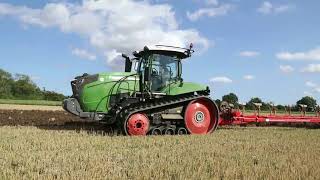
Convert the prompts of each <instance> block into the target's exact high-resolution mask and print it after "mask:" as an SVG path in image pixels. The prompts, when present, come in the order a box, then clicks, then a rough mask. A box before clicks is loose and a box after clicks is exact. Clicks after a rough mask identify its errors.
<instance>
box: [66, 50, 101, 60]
mask: <svg viewBox="0 0 320 180" xmlns="http://www.w3.org/2000/svg"><path fill="white" fill-rule="evenodd" d="M71 53H72V54H73V55H75V56H78V57H80V58H82V59H88V60H91V61H93V60H96V59H97V57H96V55H94V54H92V53H90V52H88V51H87V50H84V49H79V48H74V49H72V51H71Z"/></svg>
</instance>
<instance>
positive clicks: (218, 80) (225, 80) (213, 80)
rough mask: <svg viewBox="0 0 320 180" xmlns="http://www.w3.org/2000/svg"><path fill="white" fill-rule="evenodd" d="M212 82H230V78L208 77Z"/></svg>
mask: <svg viewBox="0 0 320 180" xmlns="http://www.w3.org/2000/svg"><path fill="white" fill-rule="evenodd" d="M210 82H213V83H232V80H231V79H230V78H228V77H225V76H219V77H213V78H211V79H210Z"/></svg>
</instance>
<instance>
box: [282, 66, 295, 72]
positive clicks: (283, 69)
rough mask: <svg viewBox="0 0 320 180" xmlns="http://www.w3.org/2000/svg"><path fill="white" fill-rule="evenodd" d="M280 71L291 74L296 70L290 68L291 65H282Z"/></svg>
mask: <svg viewBox="0 0 320 180" xmlns="http://www.w3.org/2000/svg"><path fill="white" fill-rule="evenodd" d="M280 70H281V71H282V72H284V73H291V72H293V71H294V70H295V69H294V68H293V67H292V66H290V65H280Z"/></svg>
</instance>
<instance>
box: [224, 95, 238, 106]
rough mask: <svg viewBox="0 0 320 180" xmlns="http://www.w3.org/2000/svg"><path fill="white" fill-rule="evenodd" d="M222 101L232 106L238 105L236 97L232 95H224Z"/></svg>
mask: <svg viewBox="0 0 320 180" xmlns="http://www.w3.org/2000/svg"><path fill="white" fill-rule="evenodd" d="M222 101H226V102H228V103H231V104H233V105H238V101H239V99H238V96H237V95H236V94H234V93H230V94H227V95H224V96H223V97H222Z"/></svg>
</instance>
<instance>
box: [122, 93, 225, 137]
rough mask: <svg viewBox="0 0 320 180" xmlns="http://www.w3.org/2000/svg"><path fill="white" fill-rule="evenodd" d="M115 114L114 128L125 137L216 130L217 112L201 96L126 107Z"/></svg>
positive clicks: (151, 100)
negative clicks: (119, 130)
mask: <svg viewBox="0 0 320 180" xmlns="http://www.w3.org/2000/svg"><path fill="white" fill-rule="evenodd" d="M125 101H126V100H124V101H123V102H122V103H121V104H127V105H126V106H124V107H122V106H121V107H118V108H117V110H116V112H117V113H116V119H117V121H116V124H117V127H118V128H120V129H121V130H122V132H123V133H124V134H125V135H146V134H152V135H159V134H166V135H174V134H187V133H190V134H207V133H211V132H212V131H214V130H215V129H216V128H217V126H218V121H219V110H218V107H217V106H216V104H215V103H214V102H213V101H212V100H211V99H210V98H208V97H207V96H204V95H194V94H188V95H181V96H175V97H170V96H169V97H163V98H157V99H148V100H146V101H144V102H141V101H140V102H137V103H126V102H125Z"/></svg>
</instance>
